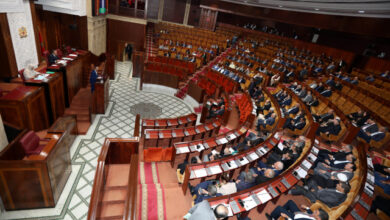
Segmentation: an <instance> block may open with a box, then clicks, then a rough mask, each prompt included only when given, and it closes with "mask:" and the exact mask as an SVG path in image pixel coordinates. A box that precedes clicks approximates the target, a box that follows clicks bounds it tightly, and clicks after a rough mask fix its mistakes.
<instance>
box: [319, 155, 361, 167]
mask: <svg viewBox="0 0 390 220" xmlns="http://www.w3.org/2000/svg"><path fill="white" fill-rule="evenodd" d="M355 159H356V158H355V156H353V154H352V153H350V154H347V155H346V156H345V159H338V160H336V159H333V160H332V159H330V160H327V159H325V160H324V161H323V162H321V163H318V164H317V166H316V168H318V169H323V170H332V169H334V170H337V169H345V165H346V164H348V163H354V161H355Z"/></svg>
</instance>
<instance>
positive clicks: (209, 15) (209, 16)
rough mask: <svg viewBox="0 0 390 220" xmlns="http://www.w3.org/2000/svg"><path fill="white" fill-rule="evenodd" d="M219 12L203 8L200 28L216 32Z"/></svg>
mask: <svg viewBox="0 0 390 220" xmlns="http://www.w3.org/2000/svg"><path fill="white" fill-rule="evenodd" d="M217 16H218V11H215V10H210V9H206V8H201V12H200V18H199V27H200V28H204V29H209V30H212V31H213V30H214V29H215V25H216V22H217Z"/></svg>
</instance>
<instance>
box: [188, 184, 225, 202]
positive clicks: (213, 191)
mask: <svg viewBox="0 0 390 220" xmlns="http://www.w3.org/2000/svg"><path fill="white" fill-rule="evenodd" d="M190 188H191V187H190ZM191 192H192V193H193V195H196V198H195V200H194V202H195V204H198V203H200V202H202V201H203V200H205V199H208V198H212V197H216V196H222V194H220V193H217V187H216V182H215V181H214V180H206V181H204V182H201V183H199V184H198V185H196V186H195V187H194V188H193V189H191Z"/></svg>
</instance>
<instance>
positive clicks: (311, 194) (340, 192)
mask: <svg viewBox="0 0 390 220" xmlns="http://www.w3.org/2000/svg"><path fill="white" fill-rule="evenodd" d="M350 189H351V187H350V186H349V185H348V184H347V183H345V182H339V183H338V184H337V185H336V187H335V188H325V189H319V188H318V190H315V189H314V188H313V189H311V190H308V189H306V188H304V187H301V186H296V187H295V188H293V189H291V194H293V195H304V196H305V197H307V198H308V199H309V200H310V201H311V202H312V203H315V202H316V201H317V200H319V201H321V202H323V203H325V205H327V206H328V207H329V208H333V207H335V206H338V205H340V204H341V203H343V202H344V201H345V200H346V198H347V194H348V193H349V191H350Z"/></svg>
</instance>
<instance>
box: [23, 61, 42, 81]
mask: <svg viewBox="0 0 390 220" xmlns="http://www.w3.org/2000/svg"><path fill="white" fill-rule="evenodd" d="M37 74H38V72H36V71H35V70H34V65H32V64H29V65H28V66H27V67H26V69H24V71H23V76H24V79H25V80H29V79H33V78H35V76H36V75H37Z"/></svg>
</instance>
